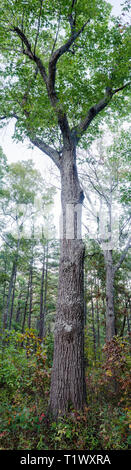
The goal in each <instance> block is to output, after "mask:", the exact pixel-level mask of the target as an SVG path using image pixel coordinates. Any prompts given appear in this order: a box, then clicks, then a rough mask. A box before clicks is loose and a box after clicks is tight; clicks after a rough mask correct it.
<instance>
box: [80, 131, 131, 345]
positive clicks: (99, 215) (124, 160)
mask: <svg viewBox="0 0 131 470" xmlns="http://www.w3.org/2000/svg"><path fill="white" fill-rule="evenodd" d="M108 131H109V129H108ZM125 137H126V145H125ZM98 144H99V142H98V143H97V155H96V158H95V157H94V156H93V155H92V154H91V152H89V154H88V158H87V164H86V165H85V166H84V172H82V175H81V176H82V178H83V183H84V179H85V183H84V186H85V194H86V196H87V198H86V201H87V207H88V208H89V210H90V212H91V218H92V219H95V220H96V222H97V224H98V225H99V227H98V233H97V234H95V237H96V239H97V242H98V243H99V244H100V246H101V249H102V251H103V254H104V260H105V271H106V339H107V341H109V340H111V339H112V338H113V336H114V335H115V334H116V316H115V309H114V282H115V277H116V273H117V271H118V269H119V268H120V267H121V265H122V263H123V261H124V259H125V257H126V255H127V253H128V250H129V248H130V247H131V237H130V235H129V234H128V229H129V227H130V210H129V194H128V193H129V157H128V155H129V148H130V138H129V133H128V132H126V133H124V135H123V130H120V131H119V133H118V135H117V136H116V137H114V139H113V143H112V145H110V146H108V147H107V148H106V147H104V146H103V144H102V141H101V143H100V148H99V145H98ZM98 149H99V151H98ZM87 181H88V190H86V187H87ZM89 188H91V192H89ZM94 199H95V205H94ZM89 210H88V211H87V213H89ZM119 243H120V245H121V247H122V245H123V244H124V248H123V250H122V249H121V252H120V255H118V253H117V259H118V260H117V262H116V260H115V262H114V256H113V255H114V252H115V251H116V249H117V248H118V246H119Z"/></svg>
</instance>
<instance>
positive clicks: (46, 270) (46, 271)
mask: <svg viewBox="0 0 131 470" xmlns="http://www.w3.org/2000/svg"><path fill="white" fill-rule="evenodd" d="M47 278H48V242H47V247H46V267H45V291H44V305H43V334H44V336H45V334H46V332H45V316H46V304H47Z"/></svg>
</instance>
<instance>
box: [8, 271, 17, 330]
mask: <svg viewBox="0 0 131 470" xmlns="http://www.w3.org/2000/svg"><path fill="white" fill-rule="evenodd" d="M15 284H16V272H15V277H14V285H13V292H12V301H11V309H10V319H9V330H11V324H12V317H13V308H14V299H15Z"/></svg>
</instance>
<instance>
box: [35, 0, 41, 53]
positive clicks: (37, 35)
mask: <svg viewBox="0 0 131 470" xmlns="http://www.w3.org/2000/svg"><path fill="white" fill-rule="evenodd" d="M42 5H43V0H41V2H40V13H39V18H38V26H37V34H36V38H35V45H34V55H35V52H36V46H37V41H38V37H39V31H40V20H41V13H42Z"/></svg>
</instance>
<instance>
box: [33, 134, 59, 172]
mask: <svg viewBox="0 0 131 470" xmlns="http://www.w3.org/2000/svg"><path fill="white" fill-rule="evenodd" d="M29 139H30V141H31V142H32V144H33V145H35V147H38V148H39V149H40V150H41V151H42V152H43V153H45V154H46V155H48V157H50V158H51V160H52V161H53V163H55V165H56V166H57V168H58V169H60V155H59V152H57V150H55V149H53V148H52V147H50V145H48V144H46V142H44V141H43V140H40V139H39V138H37V137H31V136H30V135H29Z"/></svg>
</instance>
